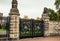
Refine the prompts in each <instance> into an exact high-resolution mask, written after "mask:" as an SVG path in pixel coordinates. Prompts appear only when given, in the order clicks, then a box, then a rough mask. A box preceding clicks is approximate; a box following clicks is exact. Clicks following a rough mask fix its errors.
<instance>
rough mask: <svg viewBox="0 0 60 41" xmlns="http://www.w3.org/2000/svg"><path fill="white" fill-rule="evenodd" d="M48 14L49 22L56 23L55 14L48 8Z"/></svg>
mask: <svg viewBox="0 0 60 41" xmlns="http://www.w3.org/2000/svg"><path fill="white" fill-rule="evenodd" d="M48 12H49V17H50V20H53V21H57V13H56V12H55V11H54V10H52V9H50V8H48Z"/></svg>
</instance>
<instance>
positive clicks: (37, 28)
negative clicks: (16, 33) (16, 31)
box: [20, 19, 44, 38]
mask: <svg viewBox="0 0 60 41" xmlns="http://www.w3.org/2000/svg"><path fill="white" fill-rule="evenodd" d="M43 34H44V29H43V21H37V20H33V19H28V20H27V19H20V38H29V37H39V36H43Z"/></svg>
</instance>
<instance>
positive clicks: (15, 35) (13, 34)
mask: <svg viewBox="0 0 60 41" xmlns="http://www.w3.org/2000/svg"><path fill="white" fill-rule="evenodd" d="M17 4H18V3H17V0H12V8H11V10H10V13H9V17H10V32H9V38H11V39H19V15H20V14H19V10H18V9H17Z"/></svg>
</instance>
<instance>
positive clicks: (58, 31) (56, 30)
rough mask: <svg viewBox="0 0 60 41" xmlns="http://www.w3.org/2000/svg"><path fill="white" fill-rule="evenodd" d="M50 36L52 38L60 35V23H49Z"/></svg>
mask: <svg viewBox="0 0 60 41" xmlns="http://www.w3.org/2000/svg"><path fill="white" fill-rule="evenodd" d="M49 34H50V35H51V36H55V35H60V22H58V21H49Z"/></svg>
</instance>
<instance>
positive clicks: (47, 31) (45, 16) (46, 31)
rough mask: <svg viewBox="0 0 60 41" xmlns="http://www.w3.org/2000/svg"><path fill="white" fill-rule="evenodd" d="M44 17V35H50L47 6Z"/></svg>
mask: <svg viewBox="0 0 60 41" xmlns="http://www.w3.org/2000/svg"><path fill="white" fill-rule="evenodd" d="M42 19H43V21H44V36H49V35H50V34H49V16H48V10H47V8H44V12H43V14H42Z"/></svg>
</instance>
